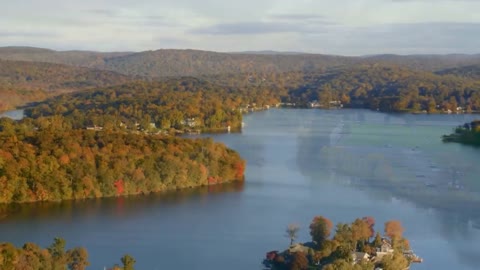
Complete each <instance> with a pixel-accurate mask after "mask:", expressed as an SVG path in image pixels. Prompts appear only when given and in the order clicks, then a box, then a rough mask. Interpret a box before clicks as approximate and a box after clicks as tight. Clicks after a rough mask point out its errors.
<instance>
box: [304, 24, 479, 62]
mask: <svg viewBox="0 0 480 270" xmlns="http://www.w3.org/2000/svg"><path fill="white" fill-rule="evenodd" d="M478 29H480V23H464V22H453V23H451V22H424V23H396V24H379V25H373V26H368V27H345V28H342V30H341V31H338V32H336V33H335V34H330V33H328V34H327V35H318V36H314V35H306V36H304V37H303V41H304V42H305V43H309V44H315V43H316V44H320V46H322V47H319V49H322V48H323V49H325V50H328V49H329V50H330V52H332V53H337V54H345V52H346V51H348V52H349V53H348V54H349V55H362V54H381V53H397V54H430V53H439V54H445V53H478V52H479V49H478V48H480V38H478V34H477V33H478Z"/></svg>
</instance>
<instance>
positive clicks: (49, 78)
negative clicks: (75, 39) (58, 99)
mask: <svg viewBox="0 0 480 270" xmlns="http://www.w3.org/2000/svg"><path fill="white" fill-rule="evenodd" d="M134 79H135V78H133V77H128V76H126V75H122V74H118V73H115V72H111V71H104V70H94V69H89V68H82V67H72V66H67V65H59V64H51V63H36V62H24V61H6V60H0V111H2V110H8V109H11V108H14V107H15V106H19V105H23V104H26V103H28V102H32V101H39V100H42V99H44V98H46V97H48V96H51V95H55V94H58V93H62V92H70V91H78V90H83V89H87V88H92V87H103V86H110V85H115V84H122V83H125V82H128V81H131V80H134Z"/></svg>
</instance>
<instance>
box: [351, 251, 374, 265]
mask: <svg viewBox="0 0 480 270" xmlns="http://www.w3.org/2000/svg"><path fill="white" fill-rule="evenodd" d="M370 258H371V257H370V255H368V253H366V252H352V260H353V264H357V263H360V262H361V261H363V260H367V261H369V260H370Z"/></svg>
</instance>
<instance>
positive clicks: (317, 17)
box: [270, 13, 325, 21]
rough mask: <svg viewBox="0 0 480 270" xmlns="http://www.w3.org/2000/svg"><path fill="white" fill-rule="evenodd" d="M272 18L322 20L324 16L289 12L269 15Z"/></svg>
mask: <svg viewBox="0 0 480 270" xmlns="http://www.w3.org/2000/svg"><path fill="white" fill-rule="evenodd" d="M270 17H271V18H272V19H274V20H285V21H296V20H301V21H311V20H314V21H323V20H325V17H324V16H322V15H317V14H301V13H291V14H276V15H271V16H270Z"/></svg>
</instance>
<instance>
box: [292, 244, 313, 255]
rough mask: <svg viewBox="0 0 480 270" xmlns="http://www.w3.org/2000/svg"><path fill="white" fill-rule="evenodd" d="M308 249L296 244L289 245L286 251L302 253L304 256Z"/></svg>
mask: <svg viewBox="0 0 480 270" xmlns="http://www.w3.org/2000/svg"><path fill="white" fill-rule="evenodd" d="M309 249H310V248H309V247H306V246H304V245H302V244H300V243H297V244H293V245H291V246H290V248H289V249H288V251H290V253H295V252H303V253H305V254H308V250H309Z"/></svg>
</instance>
